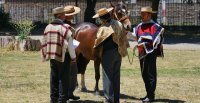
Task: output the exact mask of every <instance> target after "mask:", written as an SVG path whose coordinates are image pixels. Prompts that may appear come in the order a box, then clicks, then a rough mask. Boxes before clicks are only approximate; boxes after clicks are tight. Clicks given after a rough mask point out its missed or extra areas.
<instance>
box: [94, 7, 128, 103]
mask: <svg viewBox="0 0 200 103" xmlns="http://www.w3.org/2000/svg"><path fill="white" fill-rule="evenodd" d="M111 10H113V8H109V9H106V8H101V9H99V10H98V11H97V14H96V15H94V16H93V18H98V17H99V18H100V20H101V22H102V25H101V26H100V28H99V30H98V32H97V39H96V40H95V45H94V48H95V49H97V48H101V55H100V57H101V58H102V61H101V63H102V68H103V70H102V71H103V92H104V96H105V102H106V103H119V102H120V101H119V98H120V67H121V61H122V57H124V56H126V55H127V45H126V43H127V41H126V40H127V39H125V38H126V36H125V35H124V31H123V26H122V24H121V23H120V22H119V21H116V20H113V19H111V16H110V14H109V12H110V11H111Z"/></svg>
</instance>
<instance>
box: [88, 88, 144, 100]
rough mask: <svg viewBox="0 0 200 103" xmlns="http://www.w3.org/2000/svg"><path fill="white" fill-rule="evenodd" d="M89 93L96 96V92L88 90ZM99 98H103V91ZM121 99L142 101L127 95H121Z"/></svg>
mask: <svg viewBox="0 0 200 103" xmlns="http://www.w3.org/2000/svg"><path fill="white" fill-rule="evenodd" d="M87 93H92V94H94V95H96V93H95V92H94V91H91V90H88V91H87ZM99 96H102V97H103V96H104V94H103V91H102V90H100V91H99ZM120 99H132V100H140V99H138V98H136V97H134V96H129V95H126V94H120Z"/></svg>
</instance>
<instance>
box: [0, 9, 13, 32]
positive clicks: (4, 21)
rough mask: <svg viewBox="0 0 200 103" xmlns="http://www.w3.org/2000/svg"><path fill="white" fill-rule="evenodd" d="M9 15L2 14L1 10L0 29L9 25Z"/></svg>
mask: <svg viewBox="0 0 200 103" xmlns="http://www.w3.org/2000/svg"><path fill="white" fill-rule="evenodd" d="M10 20H11V18H10V14H9V13H6V12H4V11H3V10H1V11H0V28H3V27H8V26H9V24H10Z"/></svg>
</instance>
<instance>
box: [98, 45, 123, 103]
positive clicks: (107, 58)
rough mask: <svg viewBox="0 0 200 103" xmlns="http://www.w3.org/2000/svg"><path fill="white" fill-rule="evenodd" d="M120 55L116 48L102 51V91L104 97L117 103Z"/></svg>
mask: <svg viewBox="0 0 200 103" xmlns="http://www.w3.org/2000/svg"><path fill="white" fill-rule="evenodd" d="M121 61H122V58H121V55H120V54H119V53H118V50H117V48H116V49H111V50H107V51H104V52H103V55H102V68H103V70H102V72H103V73H102V74H103V92H104V96H105V98H106V99H108V100H109V101H111V102H113V103H119V98H120V67H121Z"/></svg>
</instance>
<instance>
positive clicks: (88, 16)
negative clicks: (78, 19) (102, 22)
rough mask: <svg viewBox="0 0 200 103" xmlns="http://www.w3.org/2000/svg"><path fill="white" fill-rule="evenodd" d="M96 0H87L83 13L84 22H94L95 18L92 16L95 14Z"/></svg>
mask: <svg viewBox="0 0 200 103" xmlns="http://www.w3.org/2000/svg"><path fill="white" fill-rule="evenodd" d="M96 2H97V0H87V7H86V9H85V13H84V22H91V23H94V24H95V23H96V22H95V19H94V18H92V17H93V16H94V15H95V10H94V8H95V6H96Z"/></svg>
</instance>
